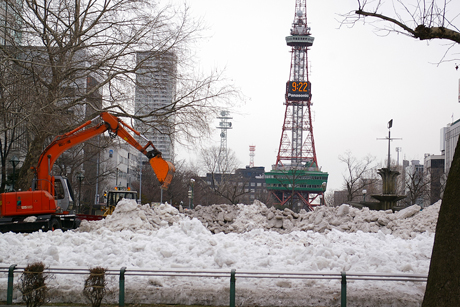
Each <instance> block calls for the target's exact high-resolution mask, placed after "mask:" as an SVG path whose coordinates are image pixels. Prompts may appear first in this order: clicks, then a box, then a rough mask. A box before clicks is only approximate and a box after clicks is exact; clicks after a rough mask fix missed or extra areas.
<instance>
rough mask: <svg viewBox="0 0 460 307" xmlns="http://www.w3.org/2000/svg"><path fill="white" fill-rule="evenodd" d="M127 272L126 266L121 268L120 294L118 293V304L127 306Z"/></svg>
mask: <svg viewBox="0 0 460 307" xmlns="http://www.w3.org/2000/svg"><path fill="white" fill-rule="evenodd" d="M125 272H126V267H125V266H124V267H122V268H121V269H120V282H119V288H120V289H119V294H118V306H120V307H124V306H125Z"/></svg>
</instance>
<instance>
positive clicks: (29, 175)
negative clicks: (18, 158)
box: [16, 136, 46, 191]
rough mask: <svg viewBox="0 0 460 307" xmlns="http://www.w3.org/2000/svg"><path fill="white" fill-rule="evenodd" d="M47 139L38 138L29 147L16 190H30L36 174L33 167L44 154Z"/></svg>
mask: <svg viewBox="0 0 460 307" xmlns="http://www.w3.org/2000/svg"><path fill="white" fill-rule="evenodd" d="M45 139H46V137H44V136H37V137H35V138H34V139H33V140H32V143H31V144H30V146H29V150H28V152H27V155H26V158H25V160H24V163H23V164H22V167H21V169H20V170H19V178H18V182H17V183H16V187H17V188H16V190H18V189H21V191H26V190H28V189H29V188H30V186H31V184H32V180H33V178H34V175H35V172H34V170H33V169H31V167H35V166H37V162H38V158H39V157H40V155H41V154H42V152H43V146H44V144H45Z"/></svg>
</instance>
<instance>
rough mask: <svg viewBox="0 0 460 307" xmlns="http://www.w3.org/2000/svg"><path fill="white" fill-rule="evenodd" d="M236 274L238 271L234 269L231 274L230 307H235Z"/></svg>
mask: <svg viewBox="0 0 460 307" xmlns="http://www.w3.org/2000/svg"><path fill="white" fill-rule="evenodd" d="M235 273H236V270H235V269H232V271H231V273H230V307H235V284H236V278H235Z"/></svg>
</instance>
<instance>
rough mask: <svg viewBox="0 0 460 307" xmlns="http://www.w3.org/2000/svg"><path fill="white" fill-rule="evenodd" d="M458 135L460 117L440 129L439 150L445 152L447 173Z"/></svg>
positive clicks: (447, 172) (459, 132) (459, 133)
mask: <svg viewBox="0 0 460 307" xmlns="http://www.w3.org/2000/svg"><path fill="white" fill-rule="evenodd" d="M459 135H460V119H459V120H457V121H455V122H453V123H452V124H450V125H448V126H447V127H444V128H442V129H441V152H444V153H445V156H446V163H445V173H446V175H448V174H449V170H450V166H451V165H452V160H453V159H454V153H455V148H456V147H457V143H458V137H459Z"/></svg>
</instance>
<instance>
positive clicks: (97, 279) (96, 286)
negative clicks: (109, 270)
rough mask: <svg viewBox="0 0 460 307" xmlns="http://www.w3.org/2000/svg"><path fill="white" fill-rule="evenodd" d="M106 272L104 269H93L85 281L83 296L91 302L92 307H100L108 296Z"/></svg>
mask: <svg viewBox="0 0 460 307" xmlns="http://www.w3.org/2000/svg"><path fill="white" fill-rule="evenodd" d="M105 271H106V269H105V268H102V267H95V268H91V269H90V270H89V273H90V274H89V276H88V278H86V280H85V288H84V289H83V295H84V296H85V297H86V298H87V299H88V300H89V301H90V303H91V306H92V307H100V306H101V303H102V300H103V299H104V297H105V295H106V294H107V280H106V276H105Z"/></svg>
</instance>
